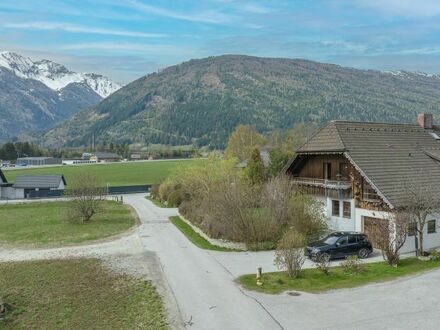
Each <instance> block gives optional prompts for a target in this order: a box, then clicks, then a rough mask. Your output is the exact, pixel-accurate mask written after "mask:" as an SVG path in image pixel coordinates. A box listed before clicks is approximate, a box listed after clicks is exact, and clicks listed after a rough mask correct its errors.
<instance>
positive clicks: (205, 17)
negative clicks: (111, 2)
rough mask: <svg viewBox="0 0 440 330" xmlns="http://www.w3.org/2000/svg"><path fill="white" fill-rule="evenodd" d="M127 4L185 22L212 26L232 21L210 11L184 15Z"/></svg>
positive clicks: (146, 11)
mask: <svg viewBox="0 0 440 330" xmlns="http://www.w3.org/2000/svg"><path fill="white" fill-rule="evenodd" d="M125 3H126V4H129V5H130V6H131V7H133V8H136V9H139V10H142V11H143V12H145V13H149V14H153V15H158V16H163V17H169V18H175V19H180V20H184V21H190V22H199V23H210V24H222V23H227V22H230V21H231V17H229V16H227V15H223V14H221V13H219V12H216V11H208V12H201V13H182V12H178V11H175V10H170V9H166V8H162V7H157V6H152V5H148V4H144V3H141V2H139V1H137V0H130V1H127V2H125Z"/></svg>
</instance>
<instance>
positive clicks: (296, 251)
mask: <svg viewBox="0 0 440 330" xmlns="http://www.w3.org/2000/svg"><path fill="white" fill-rule="evenodd" d="M305 245H306V239H305V237H304V236H303V235H301V234H299V233H298V232H297V231H295V230H293V229H289V230H288V231H286V233H285V234H284V235H283V237H282V238H281V240H280V241H279V242H278V246H277V251H276V252H275V265H276V266H277V267H278V268H280V269H286V270H287V274H288V275H289V276H290V277H292V278H296V277H298V275H299V273H300V272H301V269H302V266H303V265H304V262H305V260H306V257H305V254H304V248H305Z"/></svg>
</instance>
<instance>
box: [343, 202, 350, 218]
mask: <svg viewBox="0 0 440 330" xmlns="http://www.w3.org/2000/svg"><path fill="white" fill-rule="evenodd" d="M342 216H343V217H344V218H347V219H350V218H351V203H350V202H343V203H342Z"/></svg>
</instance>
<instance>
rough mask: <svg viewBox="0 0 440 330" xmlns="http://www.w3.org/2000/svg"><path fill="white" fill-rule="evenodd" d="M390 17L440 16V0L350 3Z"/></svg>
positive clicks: (370, 0) (382, 0)
mask: <svg viewBox="0 0 440 330" xmlns="http://www.w3.org/2000/svg"><path fill="white" fill-rule="evenodd" d="M350 3H354V4H358V5H360V6H363V7H366V8H371V9H374V10H376V11H380V12H383V13H385V14H389V15H397V16H403V17H409V18H411V17H433V16H438V15H440V1H438V0H422V1H416V0H361V1H358V2H350Z"/></svg>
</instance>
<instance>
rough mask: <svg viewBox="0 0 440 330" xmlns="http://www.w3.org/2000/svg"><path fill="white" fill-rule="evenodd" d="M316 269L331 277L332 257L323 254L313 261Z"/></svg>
mask: <svg viewBox="0 0 440 330" xmlns="http://www.w3.org/2000/svg"><path fill="white" fill-rule="evenodd" d="M313 262H314V263H315V266H316V268H317V269H318V270H319V271H321V272H322V273H323V274H325V275H330V256H329V255H327V254H321V255H318V256H317V257H316V259H315V260H314V261H313Z"/></svg>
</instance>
